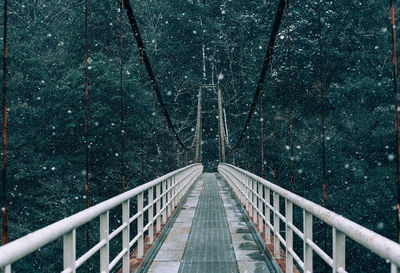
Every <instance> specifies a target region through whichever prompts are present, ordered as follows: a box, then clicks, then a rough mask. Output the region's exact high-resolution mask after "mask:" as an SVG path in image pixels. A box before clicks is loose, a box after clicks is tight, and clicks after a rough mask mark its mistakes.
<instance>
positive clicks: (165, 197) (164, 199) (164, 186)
mask: <svg viewBox="0 0 400 273" xmlns="http://www.w3.org/2000/svg"><path fill="white" fill-rule="evenodd" d="M166 182H167V181H165V180H164V181H163V182H162V194H163V197H162V200H163V202H162V209H163V212H162V224H165V222H167V194H166V191H167V187H166Z"/></svg>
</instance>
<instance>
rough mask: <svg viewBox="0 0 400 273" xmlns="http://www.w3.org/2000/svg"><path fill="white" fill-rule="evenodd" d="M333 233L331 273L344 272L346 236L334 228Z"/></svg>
mask: <svg viewBox="0 0 400 273" xmlns="http://www.w3.org/2000/svg"><path fill="white" fill-rule="evenodd" d="M332 233H333V237H332V238H333V272H334V273H336V272H339V271H344V270H345V268H346V235H344V233H342V232H340V231H339V230H337V229H336V228H332Z"/></svg>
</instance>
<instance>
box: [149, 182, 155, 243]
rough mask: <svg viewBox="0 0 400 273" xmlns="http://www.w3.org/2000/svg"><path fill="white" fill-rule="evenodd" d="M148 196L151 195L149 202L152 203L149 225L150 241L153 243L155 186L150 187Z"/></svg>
mask: <svg viewBox="0 0 400 273" xmlns="http://www.w3.org/2000/svg"><path fill="white" fill-rule="evenodd" d="M148 196H149V198H148V199H149V204H151V206H150V208H149V212H148V222H149V223H151V224H150V227H149V243H150V244H152V243H153V241H154V222H153V217H154V204H153V200H154V188H153V187H151V188H150V189H148Z"/></svg>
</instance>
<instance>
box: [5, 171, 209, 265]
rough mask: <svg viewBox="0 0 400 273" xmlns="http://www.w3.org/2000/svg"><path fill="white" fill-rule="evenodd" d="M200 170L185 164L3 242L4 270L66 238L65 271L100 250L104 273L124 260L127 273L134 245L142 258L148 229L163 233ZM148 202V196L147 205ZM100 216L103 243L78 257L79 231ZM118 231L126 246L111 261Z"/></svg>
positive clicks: (152, 238)
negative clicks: (113, 223) (117, 218)
mask: <svg viewBox="0 0 400 273" xmlns="http://www.w3.org/2000/svg"><path fill="white" fill-rule="evenodd" d="M202 172H203V166H202V165H201V164H194V165H190V166H187V167H184V168H182V169H179V170H176V171H174V172H171V173H169V174H166V175H164V176H162V177H160V178H157V179H155V180H153V181H151V182H149V183H147V184H144V185H142V186H139V187H136V188H134V189H132V190H130V191H127V192H125V193H122V194H120V195H118V196H116V197H113V198H111V199H108V200H106V201H104V202H102V203H100V204H98V205H95V206H93V207H91V208H88V209H86V210H84V211H81V212H79V213H77V214H74V215H72V216H70V217H68V218H65V219H63V220H61V221H58V222H56V223H54V224H52V225H49V226H47V227H44V228H42V229H40V230H38V231H35V232H33V233H30V234H28V235H26V236H24V237H22V238H20V239H17V240H15V241H13V242H10V243H8V244H6V245H4V246H1V247H0V272H2V271H3V272H5V273H11V265H12V263H14V262H16V261H18V260H19V259H21V258H23V257H25V256H27V255H28V254H30V253H32V252H35V251H37V250H38V249H39V248H41V247H43V246H45V245H47V244H49V243H51V242H53V241H55V240H57V239H58V238H61V237H62V238H63V253H64V254H63V256H64V258H63V264H64V270H63V271H62V272H63V273H67V272H76V270H77V268H79V267H80V266H81V265H82V264H83V263H85V262H86V261H87V260H88V259H89V258H90V257H92V256H93V255H94V254H96V253H97V252H100V272H109V271H110V270H111V269H112V268H113V267H115V266H116V265H117V263H118V262H120V261H121V259H122V272H123V273H129V272H130V261H129V260H130V255H131V250H132V249H133V248H134V247H136V250H137V258H142V256H143V254H144V236H145V233H146V232H147V234H148V237H149V241H150V243H152V242H153V240H154V226H155V230H156V231H157V232H158V231H160V229H161V224H164V223H165V222H166V221H167V217H169V216H170V215H171V213H172V210H173V209H174V208H175V207H176V205H178V204H179V202H180V201H181V199H182V198H183V196H184V195H185V193H186V192H187V190H188V189H189V188H190V186H191V185H192V183H193V182H194V181H195V180H196V179H197V178H198V177H199V176H200V175H201V173H202ZM154 195H155V198H154ZM132 199H134V201H136V204H137V211H136V213H135V214H134V215H131V213H130V211H129V210H130V202H131V200H132ZM144 200H147V202H146V206H145V207H144ZM119 206H120V207H121V209H122V224H121V225H120V226H119V227H118V228H116V229H115V230H114V231H113V232H111V233H110V229H109V212H110V210H112V209H114V208H116V207H119ZM154 208H155V215H154ZM146 211H147V217H145V216H146V214H145V212H146ZM97 217H99V218H100V229H99V230H100V231H99V232H100V234H98V236H97V237H98V238H100V241H99V242H98V243H97V244H96V245H94V246H93V247H92V248H91V249H89V250H88V251H87V252H86V253H84V254H83V255H82V256H81V257H79V258H78V259H76V243H77V242H76V229H77V228H79V227H80V226H82V225H85V224H86V223H89V222H90V221H92V220H93V219H95V218H97ZM134 221H136V223H137V234H136V235H135V237H134V238H133V239H132V240H131V237H132V234H130V226H131V224H132V223H133V222H134ZM120 233H122V236H121V235H120V236H119V237H120V238H121V240H122V250H121V251H120V252H119V253H118V254H117V255H116V256H115V257H114V258H113V260H112V261H111V262H110V255H109V254H110V253H109V242H110V241H111V240H113V239H115V238H116V237H117V235H119V234H120Z"/></svg>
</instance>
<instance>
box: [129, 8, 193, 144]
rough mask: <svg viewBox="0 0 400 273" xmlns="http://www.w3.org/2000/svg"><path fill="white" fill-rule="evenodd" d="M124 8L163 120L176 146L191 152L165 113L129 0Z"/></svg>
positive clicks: (165, 109) (166, 112)
mask: <svg viewBox="0 0 400 273" xmlns="http://www.w3.org/2000/svg"><path fill="white" fill-rule="evenodd" d="M124 6H125V9H126V14H127V16H128V19H129V23H130V25H131V28H132V31H133V35H134V37H135V39H136V43H137V45H138V48H139V50H140V52H141V56H142V59H143V63H144V65H145V67H146V70H147V74H148V75H149V78H150V80H151V84H152V85H153V88H154V91H155V92H156V95H157V99H158V103H159V104H160V107H161V111H162V112H163V113H164V116H165V119H166V121H167V124H168V127H169V128H170V129H171V131H172V134H173V135H174V136H175V138H176V141H177V142H178V144H179V145H180V146H181V147H182V148H183V149H185V150H191V149H192V148H193V147H188V146H186V145H185V144H184V143H183V141H182V140H181V138H180V137H179V135H178V132H177V130H176V129H175V127H174V125H173V123H172V121H171V118H170V116H169V113H168V111H167V108H166V106H165V103H164V100H163V98H162V95H161V92H160V90H159V89H158V85H157V80H156V77H155V75H154V73H153V70H152V67H151V64H150V60H149V57H148V56H147V53H146V51H145V45H144V43H143V40H142V37H141V35H140V31H139V27H138V25H137V23H136V19H135V16H134V14H133V10H132V6H131V4H130V1H129V0H124Z"/></svg>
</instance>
